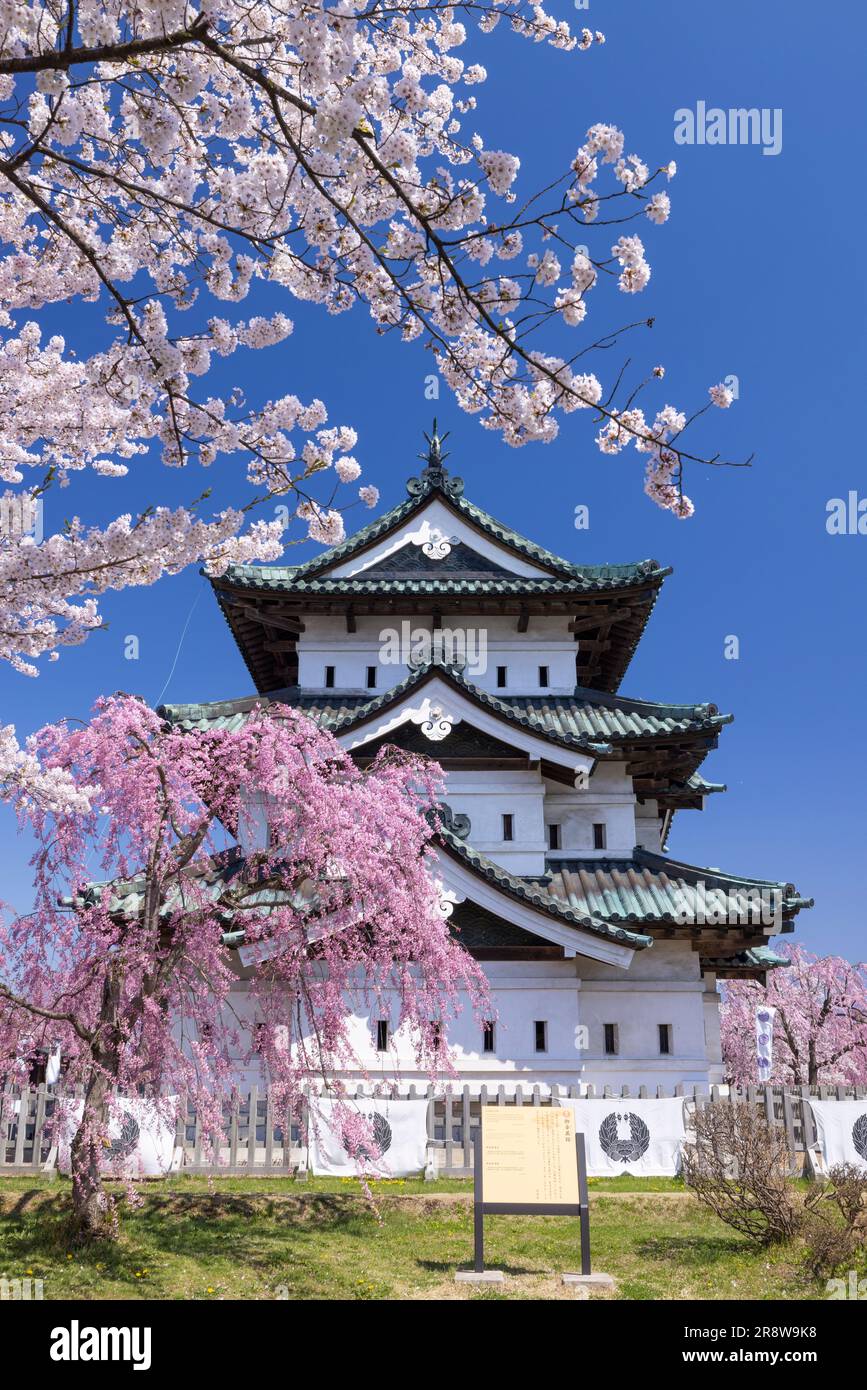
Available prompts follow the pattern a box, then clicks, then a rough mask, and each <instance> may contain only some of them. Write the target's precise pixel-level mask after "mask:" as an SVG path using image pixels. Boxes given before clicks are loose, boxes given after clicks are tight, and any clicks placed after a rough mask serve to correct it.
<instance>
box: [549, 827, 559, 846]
mask: <svg viewBox="0 0 867 1390" xmlns="http://www.w3.org/2000/svg"><path fill="white" fill-rule="evenodd" d="M548 848H549V849H559V848H560V827H559V825H549V826H548Z"/></svg>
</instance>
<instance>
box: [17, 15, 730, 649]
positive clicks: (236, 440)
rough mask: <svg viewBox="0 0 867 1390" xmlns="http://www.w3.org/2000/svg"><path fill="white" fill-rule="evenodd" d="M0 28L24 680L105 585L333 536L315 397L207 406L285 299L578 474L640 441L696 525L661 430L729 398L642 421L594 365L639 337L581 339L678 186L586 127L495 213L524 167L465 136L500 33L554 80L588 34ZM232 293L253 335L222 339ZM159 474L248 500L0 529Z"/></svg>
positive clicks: (236, 26)
mask: <svg viewBox="0 0 867 1390" xmlns="http://www.w3.org/2000/svg"><path fill="white" fill-rule="evenodd" d="M0 19H2V23H0V237H2V246H0V419H2V424H0V431H2V443H0V482H2V483H5V484H6V488H7V491H6V492H5V494H4V496H3V497H2V498H0V503H2V504H3V505H4V506H5V507H6V513H4V518H5V520H4V523H3V524H0V592H2V594H3V600H2V605H3V612H2V621H0V657H2V658H4V659H6V660H8V661H10V662H11V663H12V664H13V665H14V666H15V667H16V668H17V669H19V670H21V671H24V672H26V673H28V674H33V673H34V672H35V671H36V669H37V666H36V663H37V662H38V661H39V659H40V658H42V657H48V658H49V659H53V658H55V657H56V655H57V651H58V648H59V647H60V646H62V645H64V644H71V643H79V642H81V641H82V640H84V639H85V638H86V636H87V635H88V634H89V633H91V632H92V631H93V630H94V629H95V628H96V627H98V626H99V625H100V622H101V619H100V614H99V597H100V595H101V594H104V593H105V592H106V591H107V590H109V589H118V588H123V587H125V586H129V585H138V584H150V583H152V582H153V581H154V580H155V579H157V578H159V577H160V576H161V575H165V574H173V573H176V572H177V571H179V570H180V569H182V568H183V567H184V566H186V565H188V564H190V563H192V562H203V563H204V565H205V567H206V569H208V570H209V571H210V572H212V573H218V572H220V571H221V570H223V569H224V568H225V566H226V565H227V564H229V563H231V562H233V561H239V560H251V559H263V560H273V559H275V558H277V557H278V556H279V555H280V554H281V552H282V550H283V548H284V545H285V543H286V541H287V538H291V536H292V535H293V534H294V531H288V532H287V529H286V527H287V523H288V522H291V521H293V520H294V519H295V518H298V519H299V520H300V521H301V522H302V523H303V525H302V527H301V528H300V530H299V534H304V532H305V530H306V532H307V533H309V534H310V535H311V536H313V537H314V538H315V539H317V540H320V541H323V542H326V543H333V542H335V541H337V540H339V539H340V537H341V535H342V533H343V517H342V512H343V510H344V504H343V503H342V502H341V498H342V496H343V495H344V494H343V492H342V491H341V490H342V489H344V488H346V487H347V486H350V485H351V484H353V483H355V481H356V479H357V478H358V477H359V474H360V468H359V465H358V463H357V462H356V460H355V459H354V458H353V456H352V449H353V448H354V447H355V444H356V435H355V431H354V430H353V429H352V428H351V427H349V426H348V425H343V426H330V425H328V423H327V414H326V408H325V406H324V404H323V403H322V401H320V400H318V399H316V400H313V401H308V402H306V403H305V402H302V401H300V400H299V399H298V398H297V397H296V396H295V395H293V394H291V393H289V394H286V395H283V396H281V397H280V398H279V399H275V400H268V401H256V402H251V403H248V402H246V400H245V398H244V396H243V394H242V393H241V392H240V390H231V389H229V390H224V389H217V388H216V386H211V387H209V384H208V383H209V381H213V380H214V376H215V368H214V364H215V359H218V358H230V357H232V355H233V354H235V353H238V352H239V351H240V350H242V349H267V348H269V347H273V346H274V345H276V344H281V345H282V344H285V343H286V340H287V339H288V338H289V335H290V334H291V333H292V329H293V325H292V322H291V320H290V318H289V317H288V315H287V313H286V309H287V308H288V307H289V305H290V302H291V301H292V300H293V299H295V300H301V301H305V302H312V303H315V304H318V305H321V306H322V308H323V309H324V310H326V311H327V312H328V313H330V314H339V313H342V312H344V311H346V310H348V309H349V308H350V307H352V306H353V305H354V304H358V303H360V304H363V305H366V307H367V311H368V313H369V314H370V317H371V318H372V320H373V323H374V325H375V329H376V331H377V332H379V333H386V332H391V333H397V334H399V335H400V337H401V338H402V339H404V340H406V341H408V342H411V341H414V340H421V341H423V342H424V343H425V344H426V345H427V346H428V347H429V348H430V349H431V350H432V352H433V354H434V357H435V360H436V363H437V365H438V370H439V372H440V374H441V376H442V378H443V379H444V381H445V382H446V383H448V385H449V386H450V387H451V388H452V389H453V391H454V393H455V396H456V399H457V401H458V403H459V405H460V406H461V407H462V408H463V409H464V410H466V411H468V412H470V413H471V414H475V415H478V416H479V418H480V420H481V423H482V424H483V425H484V426H486V427H487V428H490V429H493V430H496V431H499V432H500V434H501V435H502V437H503V439H504V440H505V441H506V442H507V443H508V444H510V445H515V446H518V445H523V444H526V443H529V442H532V441H540V440H541V441H548V440H550V439H552V438H554V436H555V435H556V434H557V431H558V429H559V422H560V419H561V417H562V416H563V415H565V414H568V413H570V412H573V411H576V410H585V411H589V418H590V419H591V420H595V421H596V422H597V424H598V425H599V426H600V428H599V431H598V435H597V441H598V445H599V448H600V449H601V450H602V451H603V452H605V453H607V454H614V453H618V452H620V451H621V450H622V449H623V448H624V447H625V446H626V445H634V446H635V447H636V448H637V450H638V451H639V453H641V454H642V455H643V456H644V458H645V461H646V481H645V486H646V489H647V491H648V493H649V494H650V496H651V497H652V498H653V499H654V500H655V501H656V502H658V503H659V504H660V505H662V506H664V507H667V508H670V509H671V510H672V511H673V512H674V513H675V514H676V515H678V516H686V515H688V514H689V513H690V512H691V511H692V504H691V502H690V501H689V499H688V498H687V497H686V496H685V495H684V492H683V476H684V471H685V468H686V467H687V466H688V465H692V464H698V463H713V464H719V463H721V462H723V460H721V459H720V458H719V456H718V455H716V454H711V455H710V456H708V455H706V454H702V453H700V452H695V451H694V450H692V451H689V450H688V449H687V447H686V445H685V443H684V440H683V435H684V430H685V429H686V427H687V425H689V424H691V423H692V421H693V420H694V419H695V418H696V416H697V415H700V414H703V413H704V410H705V409H707V408H708V407H709V406H710V404H711V403H713V404H715V405H717V406H722V407H725V406H728V405H729V404H730V403H731V399H732V396H731V392H730V391H729V390H728V389H727V388H726V386H725V385H722V384H721V385H718V386H715V387H713V388H711V392H710V398H709V400H708V401H706V402H705V405H704V406H703V407H701V408H699V409H697V410H695V411H693V412H692V414H690V415H688V414H687V412H686V411H684V410H682V409H680V408H678V407H675V406H673V405H671V404H668V403H662V404H661V405H659V406H658V407H657V406H654V407H652V408H651V409H650V412H649V413H648V414H647V415H646V414H645V411H644V409H643V407H642V405H641V404H639V396H640V393H642V392H644V391H645V390H647V389H658V384H659V380H660V378H661V377H662V376H663V375H664V371H663V368H662V367H657V368H654V369H652V370H651V369H648V370H647V372H646V373H645V374H643V377H642V374H641V373H639V377H642V379H640V380H635V381H632V380H630V379H629V378H628V373H627V371H626V368H625V366H623V365H622V366H621V368H620V369H619V370H615V373H614V374H613V376H612V377H611V379H609V380H607V381H603V379H601V378H600V377H598V376H597V375H595V374H594V372H593V371H592V370H590V359H591V355H592V352H593V350H594V349H598V350H600V351H601V350H602V349H610V348H611V347H613V346H615V345H616V344H618V343H619V342H620V340H621V338H624V337H625V335H627V334H628V333H630V332H634V331H636V330H637V329H638V328H640V327H642V326H644V325H645V324H647V323H649V322H652V320H648V319H647V318H646V317H644V318H642V317H640V316H639V317H638V318H637V319H633V321H631V322H628V323H622V324H618V323H617V321H616V319H615V321H614V322H613V323H612V322H609V323H608V324H607V325H606V326H605V327H604V328H600V330H599V331H597V332H596V333H595V334H589V335H588V334H587V333H586V330H584V329H583V328H582V325H583V324H584V322H585V319H586V318H587V317H588V306H589V303H590V300H591V295H592V296H593V298H596V297H597V296H598V295H599V294H600V293H601V292H602V287H605V286H611V287H616V289H617V290H619V291H620V292H622V293H624V294H626V295H627V296H629V297H630V298H631V297H632V296H634V295H636V294H639V293H640V292H641V291H642V290H643V289H644V288H645V286H646V285H647V283H648V281H649V279H650V273H651V271H650V264H649V262H648V259H647V255H646V252H645V245H644V240H643V230H644V229H647V230H648V231H651V232H652V231H653V230H654V229H655V228H656V227H658V226H659V225H660V224H662V223H664V222H665V221H666V220H667V218H668V216H669V210H670V201H669V194H668V192H667V191H666V186H667V182H668V180H669V179H670V178H671V176H672V175H673V174H674V172H675V168H674V165H673V164H666V165H664V166H662V167H659V168H656V169H654V168H652V167H651V166H650V165H648V164H647V163H645V161H644V159H643V158H641V157H640V156H639V155H637V154H634V153H630V152H629V151H628V147H627V145H626V144H625V141H624V136H623V134H622V133H621V132H620V131H619V130H618V129H617V128H616V127H614V126H612V125H608V124H596V125H593V126H591V127H590V128H589V130H588V131H587V134H586V137H585V138H584V140H583V141H581V140H576V150H575V155H574V158H573V160H572V163H571V167H570V168H569V169H567V170H565V171H564V173H563V175H562V177H561V178H559V179H556V180H554V182H553V183H548V184H547V185H546V187H545V188H544V189H542V190H540V189H534V188H532V187H529V188H522V189H520V191H519V185H518V171H519V160H518V159H517V158H516V157H515V156H514V155H512V154H510V153H508V152H506V151H503V150H501V149H498V148H497V141H496V138H495V136H491V135H487V136H486V135H484V134H482V133H480V132H479V131H477V130H476V129H474V125H475V119H476V117H475V112H476V90H477V88H478V87H479V85H480V84H481V83H483V81H484V79H485V77H486V71H485V68H484V67H483V66H482V64H481V63H480V62H478V61H476V60H475V59H476V57H477V56H478V55H477V54H476V51H475V50H476V48H477V47H480V46H481V47H482V48H483V47H484V40H485V35H487V34H489V33H490V32H491V31H492V30H493V29H494V28H495V27H496V26H497V25H498V24H499V23H504V24H506V25H508V26H510V27H511V29H512V30H513V31H514V32H515V34H516V35H518V36H519V37H523V38H526V39H529V40H531V41H533V42H536V43H540V42H544V43H547V44H549V45H550V46H552V47H553V48H555V49H559V50H563V53H562V54H560V55H558V59H559V60H562V61H573V60H574V59H575V58H576V55H577V54H578V53H579V52H582V51H586V50H589V49H591V48H593V47H594V46H595V45H596V44H598V43H601V42H603V41H604V35H603V34H601V33H599V32H596V33H594V32H591V31H590V30H589V29H581V30H580V31H578V32H576V33H572V32H571V30H570V28H569V25H568V23H567V22H566V21H565V20H558V19H555V18H554V17H553V16H552V15H551V14H549V13H548V12H547V10H546V9H545V8H544V6H543V5H542V4H535V3H531V0H467V2H466V3H459V4H445V3H443V0H407V3H401V4H393V3H391V0H339V3H335V4H328V5H326V4H325V3H323V2H322V0H257V3H256V4H249V3H247V0H198V3H192V2H191V0H190V2H188V0H27V2H26V3H17V0H0ZM463 50H468V51H465V52H464V53H463V56H462V51H463ZM558 59H555V61H556V60H558ZM630 224H632V226H631V227H630ZM639 226H640V228H641V229H642V235H640V234H639V232H638V231H637V230H635V228H636V227H639ZM591 234H592V236H593V238H594V239H595V242H596V243H598V244H595V245H594V247H592V248H591V247H589V246H588V245H587V238H588V237H590V236H591ZM251 294H253V297H254V298H257V296H258V301H259V302H262V301H263V297H264V300H265V301H266V302H267V312H264V313H255V312H254V313H251V314H249V315H246V316H241V315H240V313H239V310H238V306H239V305H241V304H242V303H243V301H244V300H245V299H247V298H248V296H250V295H251ZM64 306H66V307H64ZM91 306H94V307H91ZM40 311H50V316H51V325H52V331H51V332H48V331H47V329H45V328H44V327H43V326H42V325H41V324H40V322H39V320H38V319H37V318H34V317H33V315H34V314H38V313H39V312H40ZM58 323H63V324H65V327H64V328H63V329H62V331H61V330H58V331H54V326H55V324H58ZM83 323H87V325H88V336H87V338H86V340H85V338H84V337H83V330H82V328H81V325H82V324H83ZM546 329H547V330H548V339H547V340H546V339H545V337H544V335H545V331H546ZM579 330H581V332H582V336H581V339H580V342H577V343H576V342H575V341H574V335H575V334H576V333H577V332H578V331H579ZM96 340H98V346H97V347H96V348H95V349H94V347H93V344H94V341H96ZM563 344H565V346H563ZM284 351H285V349H284ZM610 356H611V354H610V351H609V353H608V357H609V359H610ZM288 360H290V361H291V358H289V359H288ZM324 375H325V372H324V370H323V377H324ZM197 383H201V387H202V389H198V387H197ZM154 455H158V456H159V457H160V458H161V459H162V462H163V463H164V464H166V465H167V466H169V467H171V468H186V469H192V470H193V471H197V470H198V469H200V468H201V469H203V470H208V469H211V468H212V467H213V465H214V464H215V462H216V461H218V460H219V461H220V462H221V463H222V464H223V465H224V467H223V469H222V472H223V473H224V474H225V464H226V462H227V461H228V462H231V461H232V460H236V461H237V462H238V463H239V464H240V466H241V470H242V471H243V472H245V473H246V477H247V480H248V481H249V484H250V485H251V486H252V491H251V492H250V493H249V494H247V497H246V500H245V501H243V502H240V501H237V500H236V501H235V502H234V503H233V504H232V505H230V506H228V507H226V508H225V509H222V510H217V511H214V512H213V513H212V514H210V515H207V514H206V509H205V505H204V504H205V502H206V498H207V493H206V494H205V495H204V497H202V498H199V499H198V503H197V504H196V503H194V502H193V501H191V502H190V503H189V505H187V506H182V507H167V506H164V505H160V504H159V501H158V498H155V499H154V505H153V507H152V508H150V509H149V510H146V511H145V512H144V513H143V514H141V515H138V516H135V517H134V516H132V515H129V514H122V515H119V516H117V517H116V519H115V520H113V521H111V522H109V523H108V524H107V525H97V524H93V523H91V522H88V521H87V519H86V518H82V517H79V516H75V515H73V516H72V517H71V518H70V520H69V521H68V522H66V523H65V524H64V526H63V527H62V529H60V530H57V531H55V532H53V533H51V534H49V535H47V536H45V538H44V539H43V540H42V541H41V543H40V544H35V543H34V539H33V535H32V529H33V528H32V527H28V526H26V525H23V524H22V525H20V526H18V528H17V530H16V526H15V525H14V524H13V521H10V520H9V518H10V517H12V516H13V513H14V512H15V508H16V507H17V508H18V513H19V514H20V515H22V516H23V515H24V514H25V513H27V512H28V509H29V508H32V507H33V505H34V504H35V503H38V502H39V501H40V500H43V499H45V498H46V497H47V496H48V495H49V494H52V495H53V490H54V489H57V488H63V487H66V486H68V485H69V484H70V482H71V481H72V480H74V478H75V477H76V475H79V474H81V473H82V472H83V471H89V472H90V473H95V474H97V475H99V476H100V477H102V478H103V479H105V482H106V487H107V488H108V487H110V486H111V485H112V481H113V480H115V479H116V478H118V477H119V476H121V475H123V474H125V473H128V472H129V470H131V469H135V468H140V467H141V466H142V465H143V463H145V462H147V463H150V461H151V459H152V456H154ZM360 491H361V500H362V501H363V502H366V503H368V504H369V505H375V502H376V500H377V496H376V489H375V488H373V487H372V486H369V485H367V486H364V487H362V488H361V490H360ZM236 496H237V494H236ZM275 498H283V499H285V502H284V504H283V513H281V514H280V515H279V516H278V517H277V518H276V519H273V512H269V513H267V514H265V513H263V512H262V511H261V508H262V506H263V505H264V504H265V503H269V504H273V502H274V499H275ZM257 508H258V509H259V511H258V513H257V511H256V509H257ZM268 518H270V519H268Z"/></svg>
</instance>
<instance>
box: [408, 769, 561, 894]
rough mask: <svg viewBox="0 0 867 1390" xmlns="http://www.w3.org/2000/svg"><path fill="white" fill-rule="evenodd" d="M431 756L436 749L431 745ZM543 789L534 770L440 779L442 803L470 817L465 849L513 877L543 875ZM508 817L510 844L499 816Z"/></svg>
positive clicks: (462, 773)
mask: <svg viewBox="0 0 867 1390" xmlns="http://www.w3.org/2000/svg"><path fill="white" fill-rule="evenodd" d="M432 752H433V756H434V757H436V749H435V747H434V746H433V745H432ZM544 797H545V788H544V784H543V782H542V779H541V777H540V776H539V773H538V771H527V772H506V771H503V772H497V771H492V772H481V771H477V772H472V771H460V772H458V771H452V772H449V773H447V774H446V800H447V801H448V804H449V806H450V807H451V809H452V810H453V811H454V812H456V813H457V814H459V815H466V816H469V817H470V821H471V829H470V834H469V844H470V845H471V846H472V848H473V849H475V850H478V851H479V853H480V854H484V855H486V856H487V857H488V858H489V859H492V860H493V862H494V863H495V864H501V865H502V867H503V868H505V869H508V870H509V872H510V873H514V874H542V873H544V871H545V849H546V840H545V834H544V812H543V807H544ZM504 814H506V815H511V816H512V817H513V825H514V835H515V838H514V840H512V841H508V840H504V839H503V815H504Z"/></svg>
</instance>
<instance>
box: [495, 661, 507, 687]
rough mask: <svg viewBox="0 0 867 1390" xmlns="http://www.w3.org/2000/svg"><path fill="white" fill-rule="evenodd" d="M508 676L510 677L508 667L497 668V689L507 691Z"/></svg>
mask: <svg viewBox="0 0 867 1390" xmlns="http://www.w3.org/2000/svg"><path fill="white" fill-rule="evenodd" d="M508 675H509V670H508V667H507V666H498V667H497V689H498V690H505V688H506V683H507V678H508Z"/></svg>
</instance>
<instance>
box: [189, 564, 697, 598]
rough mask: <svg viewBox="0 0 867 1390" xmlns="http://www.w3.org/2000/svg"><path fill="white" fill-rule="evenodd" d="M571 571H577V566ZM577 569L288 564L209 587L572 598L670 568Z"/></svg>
mask: <svg viewBox="0 0 867 1390" xmlns="http://www.w3.org/2000/svg"><path fill="white" fill-rule="evenodd" d="M645 566H646V567H645ZM573 568H575V570H576V571H577V570H579V567H578V566H574V567H573ZM580 570H581V572H580V573H575V574H572V575H565V576H563V577H562V578H561V577H556V576H553V575H552V576H550V577H544V578H540V577H533V576H530V575H511V576H509V577H508V578H502V577H500V576H498V575H491V576H489V577H487V578H484V579H461V578H460V577H454V576H453V575H449V576H448V577H443V578H438V577H436V576H433V577H429V576H425V575H413V576H412V577H411V578H395V579H365V577H364V574H363V573H362V574H359V575H356V576H353V577H348V576H345V575H335V576H333V577H329V576H328V575H323V576H321V577H319V576H313V577H311V578H308V577H306V576H305V575H304V574H302V573H300V572H299V569H297V568H293V567H291V566H289V565H230V566H229V567H228V569H227V570H226V571H225V573H224V574H222V575H220V576H219V578H217V579H215V580H213V583H214V584H215V586H216V587H218V588H220V587H223V586H224V585H225V584H226V583H228V584H231V585H233V586H235V587H240V588H244V589H256V590H263V591H270V592H272V593H292V594H298V595H301V596H303V595H307V594H309V595H315V594H326V595H327V594H334V595H343V596H346V597H352V596H353V595H357V596H358V597H365V598H366V597H368V596H371V595H375V596H381V597H384V598H399V597H401V596H404V595H406V596H409V595H425V594H429V595H430V596H431V597H432V598H440V597H443V598H447V597H449V596H450V595H451V596H455V597H457V596H462V597H463V596H475V597H478V598H487V597H490V596H499V595H515V596H517V597H519V598H523V597H533V596H546V597H550V598H558V597H560V596H564V597H568V596H569V595H571V594H584V593H604V592H605V591H606V590H609V589H623V588H627V587H629V586H630V585H633V584H636V583H638V582H639V581H640V580H642V579H662V578H664V577H665V575H667V574H670V573H671V570H663V569H659V568H655V567H654V562H653V561H652V560H649V561H646V562H644V564H642V565H584V566H582V567H580Z"/></svg>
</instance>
